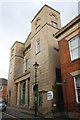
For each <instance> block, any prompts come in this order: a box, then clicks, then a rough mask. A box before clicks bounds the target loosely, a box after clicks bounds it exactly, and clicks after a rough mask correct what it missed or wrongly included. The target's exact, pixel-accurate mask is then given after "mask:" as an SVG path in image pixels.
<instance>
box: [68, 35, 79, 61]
mask: <svg viewBox="0 0 80 120" xmlns="http://www.w3.org/2000/svg"><path fill="white" fill-rule="evenodd" d="M69 48H70V55H71V60H75V59H77V58H80V37H79V36H76V37H74V38H72V39H71V40H70V41H69Z"/></svg>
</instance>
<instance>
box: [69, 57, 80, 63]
mask: <svg viewBox="0 0 80 120" xmlns="http://www.w3.org/2000/svg"><path fill="white" fill-rule="evenodd" d="M78 60H80V58H76V59H74V60H71V61H70V62H71V63H72V62H75V61H78Z"/></svg>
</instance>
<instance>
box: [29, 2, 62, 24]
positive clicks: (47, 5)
mask: <svg viewBox="0 0 80 120" xmlns="http://www.w3.org/2000/svg"><path fill="white" fill-rule="evenodd" d="M44 7H48V8H50V9H52V10H54V11H56V12H57V13H59V14H60V12H58V11H57V10H55V9H53V8H52V7H50V6H48V5H46V4H45V5H44V6H43V7H42V8H41V9H40V10H39V12H38V13H37V14H36V15H35V16H34V18H33V20H34V19H35V18H36V16H37V15H38V14H39V13H40V12H41V11H42V10H43V8H44ZM33 20H32V21H31V22H33Z"/></svg>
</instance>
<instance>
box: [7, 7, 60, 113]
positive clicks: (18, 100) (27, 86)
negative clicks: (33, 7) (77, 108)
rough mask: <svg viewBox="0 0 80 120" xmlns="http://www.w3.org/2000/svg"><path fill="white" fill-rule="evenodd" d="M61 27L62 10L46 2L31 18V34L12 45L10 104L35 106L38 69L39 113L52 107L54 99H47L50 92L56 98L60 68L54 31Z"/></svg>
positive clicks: (9, 85) (9, 84)
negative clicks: (57, 74) (56, 85)
mask: <svg viewBox="0 0 80 120" xmlns="http://www.w3.org/2000/svg"><path fill="white" fill-rule="evenodd" d="M60 29H61V21H60V13H59V12H58V11H56V10H54V9H53V8H51V7H49V6H47V5H45V6H43V7H42V8H41V10H40V11H39V12H38V13H37V15H36V16H35V17H34V19H33V20H32V21H31V33H30V34H29V36H28V38H27V39H26V41H25V43H20V42H18V41H16V42H15V43H14V44H13V46H12V48H11V56H10V65H9V77H8V79H9V82H8V94H9V104H10V105H19V106H21V105H23V106H26V108H34V89H33V88H34V84H35V69H34V67H33V64H34V63H35V62H36V61H37V63H38V64H39V67H38V68H37V83H36V84H37V85H38V95H39V97H38V98H39V99H38V108H39V110H38V111H39V112H41V113H47V112H48V111H50V110H51V109H52V103H54V102H55V99H54V100H50V101H49V100H47V92H48V91H53V93H54V97H55V82H56V69H57V68H58V69H59V68H60V61H59V52H58V41H57V39H56V38H53V34H55V33H56V32H57V31H59V30H60Z"/></svg>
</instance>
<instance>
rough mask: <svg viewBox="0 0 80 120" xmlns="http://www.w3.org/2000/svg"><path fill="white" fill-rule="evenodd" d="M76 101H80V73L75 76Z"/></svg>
mask: <svg viewBox="0 0 80 120" xmlns="http://www.w3.org/2000/svg"><path fill="white" fill-rule="evenodd" d="M74 84H75V93H76V101H77V103H80V75H78V76H75V77H74Z"/></svg>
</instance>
